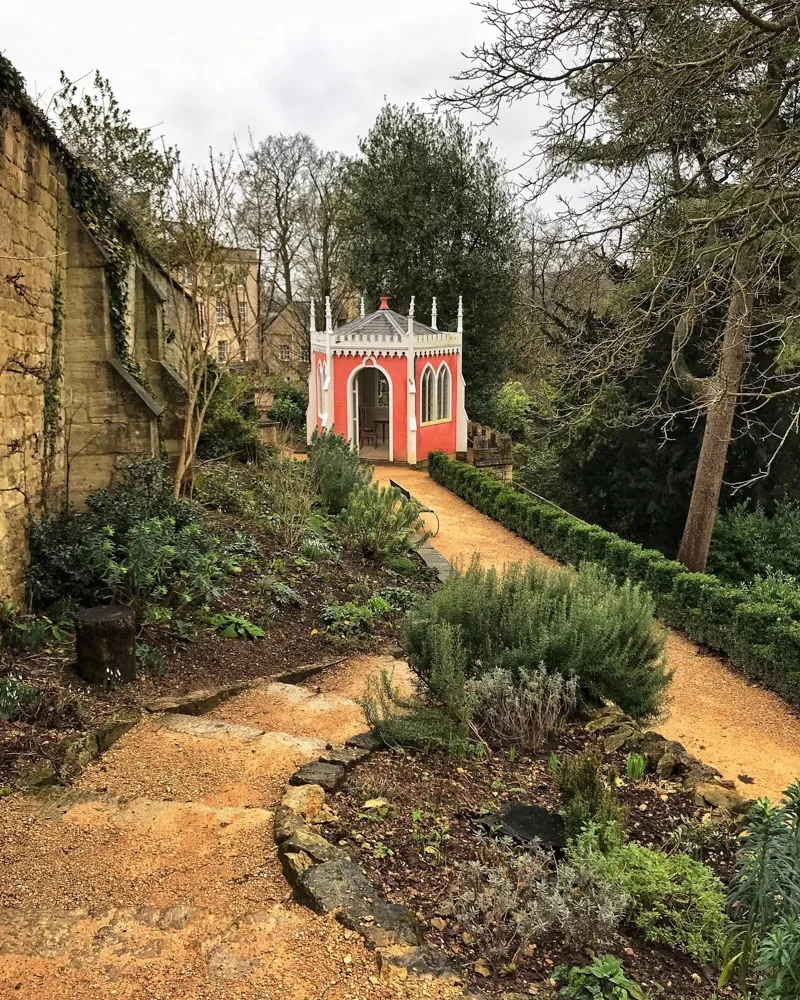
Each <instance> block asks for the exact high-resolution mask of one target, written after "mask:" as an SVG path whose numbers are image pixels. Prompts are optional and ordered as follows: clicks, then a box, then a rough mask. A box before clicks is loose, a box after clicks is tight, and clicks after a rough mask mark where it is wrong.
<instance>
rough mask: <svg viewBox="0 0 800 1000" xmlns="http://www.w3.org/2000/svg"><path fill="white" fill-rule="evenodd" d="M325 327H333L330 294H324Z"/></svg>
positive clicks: (330, 328) (327, 328) (329, 328)
mask: <svg viewBox="0 0 800 1000" xmlns="http://www.w3.org/2000/svg"><path fill="white" fill-rule="evenodd" d="M325 329H326V330H332V329H333V316H331V297H330V295H326V296H325Z"/></svg>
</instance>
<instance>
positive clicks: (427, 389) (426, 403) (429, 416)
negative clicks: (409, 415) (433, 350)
mask: <svg viewBox="0 0 800 1000" xmlns="http://www.w3.org/2000/svg"><path fill="white" fill-rule="evenodd" d="M435 405H436V393H435V390H434V376H433V368H431V366H430V365H427V366H426V368H425V371H424V372H423V373H422V381H421V383H420V400H419V419H420V423H423V424H429V423H431V422H432V421H434V420H435V419H436V414H435V412H434V407H435Z"/></svg>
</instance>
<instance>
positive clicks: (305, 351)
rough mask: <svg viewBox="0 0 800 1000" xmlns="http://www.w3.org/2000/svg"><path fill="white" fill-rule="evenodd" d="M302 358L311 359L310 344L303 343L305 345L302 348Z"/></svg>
mask: <svg viewBox="0 0 800 1000" xmlns="http://www.w3.org/2000/svg"><path fill="white" fill-rule="evenodd" d="M300 358H301V359H302V360H303V361H310V360H311V348H310V347H309V346H308V344H303V346H302V347H301V348H300Z"/></svg>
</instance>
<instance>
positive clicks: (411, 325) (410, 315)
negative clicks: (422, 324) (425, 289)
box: [408, 295, 415, 336]
mask: <svg viewBox="0 0 800 1000" xmlns="http://www.w3.org/2000/svg"><path fill="white" fill-rule="evenodd" d="M414 298H415V296H413V295H412V296H411V304H410V305H409V307H408V333H409V335H410V336H413V334H414Z"/></svg>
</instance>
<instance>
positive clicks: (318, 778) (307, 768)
mask: <svg viewBox="0 0 800 1000" xmlns="http://www.w3.org/2000/svg"><path fill="white" fill-rule="evenodd" d="M344 774H345V771H344V767H343V766H342V765H341V764H323V763H321V762H320V761H315V762H314V763H312V764H306V765H304V766H303V767H301V768H300V770H299V771H296V772H295V773H294V774H293V775H292V776H291V778H289V784H290V785H319V786H320V787H321V788H324V789H325V790H326V791H328V792H333V791H335V790H336V789H337V788H338V787H339V785H341V784H342V782H343V781H344Z"/></svg>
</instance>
